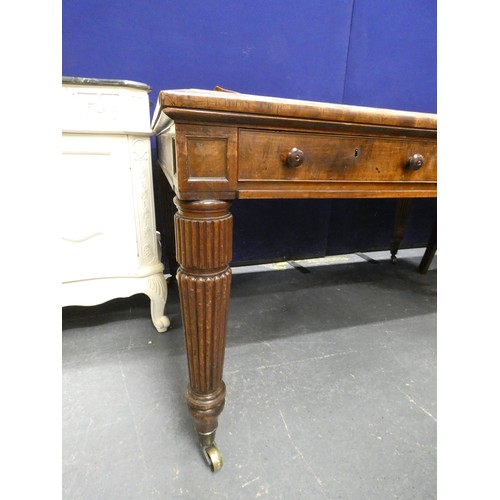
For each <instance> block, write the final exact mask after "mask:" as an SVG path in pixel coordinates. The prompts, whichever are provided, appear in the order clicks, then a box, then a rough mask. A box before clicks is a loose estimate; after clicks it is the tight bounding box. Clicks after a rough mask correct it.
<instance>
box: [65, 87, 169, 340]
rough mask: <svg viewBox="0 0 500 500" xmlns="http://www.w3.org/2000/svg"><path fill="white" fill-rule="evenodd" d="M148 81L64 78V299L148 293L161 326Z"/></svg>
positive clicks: (76, 301) (77, 301)
mask: <svg viewBox="0 0 500 500" xmlns="http://www.w3.org/2000/svg"><path fill="white" fill-rule="evenodd" d="M149 90H150V89H149V87H148V86H147V85H145V84H142V83H137V82H129V81H115V80H101V79H84V78H63V85H62V114H63V134H62V168H61V175H62V179H61V182H60V191H61V205H60V212H61V216H62V221H61V223H62V259H61V261H62V278H63V279H62V281H63V284H62V302H63V303H62V305H63V306H68V305H84V306H85V305H95V304H100V303H103V302H106V301H108V300H110V299H113V298H116V297H129V296H131V295H134V294H137V293H145V294H146V295H148V296H149V298H150V299H151V317H152V321H153V323H154V325H155V327H156V328H157V330H158V331H159V332H164V331H165V330H166V329H167V328H168V326H169V324H170V322H169V320H168V318H167V317H166V316H165V314H164V309H165V304H166V300H167V284H166V280H165V277H164V275H163V264H162V263H161V260H160V255H161V253H160V248H159V245H160V241H159V236H158V233H157V232H156V226H155V211H154V201H153V183H152V172H151V143H150V137H151V129H150V117H149V96H148V92H149Z"/></svg>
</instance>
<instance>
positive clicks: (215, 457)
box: [198, 431, 222, 472]
mask: <svg viewBox="0 0 500 500" xmlns="http://www.w3.org/2000/svg"><path fill="white" fill-rule="evenodd" d="M214 438H215V431H212V432H209V433H207V434H204V433H201V432H200V433H198V439H199V442H200V449H201V454H202V455H203V458H204V459H205V462H207V464H208V466H209V467H210V469H212V472H217V471H219V470H221V469H222V455H221V453H220V451H219V448H217V445H216V444H215V441H214Z"/></svg>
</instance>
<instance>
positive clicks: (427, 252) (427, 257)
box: [418, 222, 437, 274]
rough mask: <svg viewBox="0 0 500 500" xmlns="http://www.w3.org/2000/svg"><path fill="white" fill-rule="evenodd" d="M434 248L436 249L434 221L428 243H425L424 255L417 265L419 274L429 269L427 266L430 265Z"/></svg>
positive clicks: (434, 252)
mask: <svg viewBox="0 0 500 500" xmlns="http://www.w3.org/2000/svg"><path fill="white" fill-rule="evenodd" d="M436 250H437V222H435V223H434V227H433V228H432V233H431V237H430V238H429V243H428V244H427V248H426V249H425V253H424V256H423V257H422V261H421V262H420V266H419V267H418V272H419V273H420V274H425V273H426V272H427V271H428V270H429V266H430V265H431V262H432V259H433V258H434V255H436Z"/></svg>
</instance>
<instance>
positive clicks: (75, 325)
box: [62, 249, 437, 500]
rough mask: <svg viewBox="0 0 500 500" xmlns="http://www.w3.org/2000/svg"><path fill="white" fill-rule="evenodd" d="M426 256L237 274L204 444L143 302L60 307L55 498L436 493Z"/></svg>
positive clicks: (173, 336)
mask: <svg viewBox="0 0 500 500" xmlns="http://www.w3.org/2000/svg"><path fill="white" fill-rule="evenodd" d="M423 252H424V249H411V250H400V253H399V255H398V256H399V262H398V264H397V265H392V264H391V263H390V261H389V253H388V252H375V253H370V254H366V255H364V254H357V255H346V256H336V257H331V258H326V259H320V260H317V261H312V260H311V261H299V262H294V263H291V264H290V263H280V264H269V265H263V266H254V267H245V268H235V269H234V270H233V271H234V278H233V286H232V299H231V306H230V316H229V324H228V338H227V349H226V360H225V371H224V373H225V375H224V380H225V382H226V385H227V389H228V393H227V398H226V407H225V410H224V412H223V413H222V415H221V417H220V420H219V430H218V432H217V439H216V441H217V444H218V445H219V447H220V449H221V451H222V454H223V458H224V466H223V468H222V470H221V471H220V472H218V473H216V474H214V473H212V472H211V471H210V470H209V468H208V467H207V466H206V465H205V463H204V461H203V459H202V457H201V455H200V454H199V452H198V448H197V439H196V436H195V434H194V431H193V426H192V421H191V418H190V416H189V414H188V411H187V408H186V405H185V402H184V397H183V391H184V388H185V386H186V384H187V368H186V362H185V352H184V339H183V334H182V326H181V317H180V311H179V299H178V293H177V288H176V283H175V282H173V283H170V285H169V297H168V301H167V305H166V313H167V315H168V316H169V317H170V320H171V327H170V329H169V330H168V331H167V332H166V333H163V334H159V333H157V332H156V330H155V328H154V327H153V324H152V323H151V320H150V317H149V301H148V299H147V297H146V296H145V295H136V296H134V297H131V298H128V299H115V300H113V301H110V302H108V303H106V304H102V305H99V306H95V307H67V308H64V309H63V332H62V353H63V354H62V402H63V407H62V412H63V414H62V424H63V428H62V431H63V451H62V473H63V481H62V482H63V498H64V499H68V500H69V499H75V500H76V499H92V500H97V499H106V500H114V499H117V500H126V499H133V500H141V499H149V498H159V499H170V498H185V499H201V498H211V499H212V498H213V499H219V498H220V499H247V498H248V499H253V498H269V499H287V500H293V499H322V498H327V499H349V500H358V499H359V500H361V499H362V500H370V499H373V500H375V499H380V500H387V499H391V498H398V499H408V500H410V499H411V500H417V499H425V500H429V499H433V498H436V460H437V459H436V455H437V452H436V417H437V411H436V286H437V280H436V275H437V272H436V259H435V261H434V263H433V264H432V266H431V268H430V270H429V272H428V273H427V275H425V276H422V275H420V274H418V272H417V267H418V264H419V262H420V258H421V256H422V255H423Z"/></svg>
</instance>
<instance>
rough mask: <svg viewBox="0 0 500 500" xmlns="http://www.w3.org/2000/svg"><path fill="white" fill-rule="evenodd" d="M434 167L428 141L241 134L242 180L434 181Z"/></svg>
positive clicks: (431, 144) (433, 147)
mask: <svg viewBox="0 0 500 500" xmlns="http://www.w3.org/2000/svg"><path fill="white" fill-rule="evenodd" d="M294 148H295V149H294ZM292 150H293V153H291V156H292V158H291V159H289V153H290V151H292ZM413 155H422V157H423V161H424V162H423V165H422V166H421V167H419V168H418V169H417V170H412V169H410V168H408V167H407V166H406V165H407V163H408V160H409V158H410V157H411V156H413ZM436 164H437V159H436V141H434V140H430V139H419V138H386V137H375V138H374V137H367V136H347V135H346V136H341V135H327V134H308V133H291V132H274V131H257V130H248V129H241V130H240V131H239V147H238V180H239V181H245V180H249V181H250V180H251V181H277V180H280V181H332V182H335V181H349V182H352V181H354V182H355V181H360V182H361V181H362V182H374V181H375V182H377V181H380V182H436V178H437V176H436Z"/></svg>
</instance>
